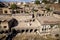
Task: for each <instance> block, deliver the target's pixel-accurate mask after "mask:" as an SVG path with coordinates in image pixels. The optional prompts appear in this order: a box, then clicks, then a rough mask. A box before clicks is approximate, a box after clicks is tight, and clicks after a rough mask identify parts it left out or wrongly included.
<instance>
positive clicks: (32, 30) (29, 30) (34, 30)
mask: <svg viewBox="0 0 60 40" xmlns="http://www.w3.org/2000/svg"><path fill="white" fill-rule="evenodd" d="M37 30H38V29H25V30H24V29H22V30H17V31H18V32H19V33H24V32H26V33H28V32H29V33H32V32H37Z"/></svg>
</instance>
